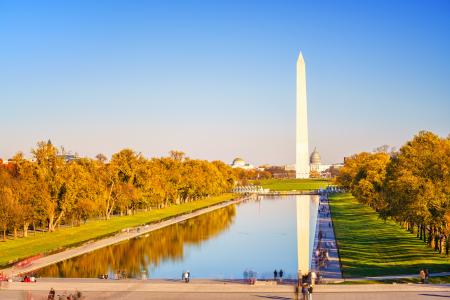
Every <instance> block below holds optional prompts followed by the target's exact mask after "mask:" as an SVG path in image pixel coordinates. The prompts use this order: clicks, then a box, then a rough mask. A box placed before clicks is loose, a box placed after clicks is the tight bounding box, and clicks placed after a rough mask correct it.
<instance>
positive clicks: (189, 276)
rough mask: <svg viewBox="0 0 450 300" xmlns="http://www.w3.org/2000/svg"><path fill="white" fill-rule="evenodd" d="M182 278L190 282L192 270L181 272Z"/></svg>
mask: <svg viewBox="0 0 450 300" xmlns="http://www.w3.org/2000/svg"><path fill="white" fill-rule="evenodd" d="M181 280H184V282H186V283H188V282H189V281H190V280H191V272H189V271H184V272H183V273H182V274H181Z"/></svg>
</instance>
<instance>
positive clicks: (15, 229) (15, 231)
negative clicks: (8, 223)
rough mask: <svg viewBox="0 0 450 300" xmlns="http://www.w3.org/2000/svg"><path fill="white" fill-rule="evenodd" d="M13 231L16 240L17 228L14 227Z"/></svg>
mask: <svg viewBox="0 0 450 300" xmlns="http://www.w3.org/2000/svg"><path fill="white" fill-rule="evenodd" d="M13 231H14V239H16V238H17V226H14V227H13Z"/></svg>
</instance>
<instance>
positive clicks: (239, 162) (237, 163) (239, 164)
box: [231, 157, 255, 170]
mask: <svg viewBox="0 0 450 300" xmlns="http://www.w3.org/2000/svg"><path fill="white" fill-rule="evenodd" d="M231 167H232V168H241V169H244V170H253V169H254V168H255V167H254V166H253V165H251V164H249V163H246V162H245V160H243V159H242V158H240V157H237V158H235V159H234V160H233V163H232V164H231Z"/></svg>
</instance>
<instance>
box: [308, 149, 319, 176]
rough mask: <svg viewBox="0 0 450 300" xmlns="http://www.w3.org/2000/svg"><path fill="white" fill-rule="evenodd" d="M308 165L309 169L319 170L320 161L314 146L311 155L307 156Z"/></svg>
mask: <svg viewBox="0 0 450 300" xmlns="http://www.w3.org/2000/svg"><path fill="white" fill-rule="evenodd" d="M309 165H310V168H311V171H317V172H320V171H321V169H322V168H321V161H320V154H319V151H317V149H316V148H315V147H314V151H313V152H312V153H311V156H310V157H309Z"/></svg>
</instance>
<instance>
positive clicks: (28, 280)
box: [22, 275, 36, 282]
mask: <svg viewBox="0 0 450 300" xmlns="http://www.w3.org/2000/svg"><path fill="white" fill-rule="evenodd" d="M22 282H36V277H34V276H33V275H31V276H28V275H25V277H23V280H22Z"/></svg>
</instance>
